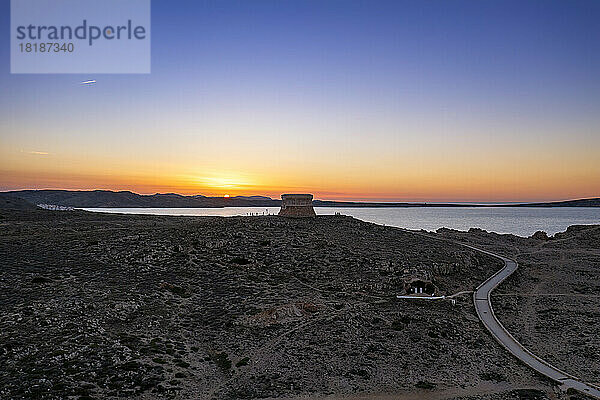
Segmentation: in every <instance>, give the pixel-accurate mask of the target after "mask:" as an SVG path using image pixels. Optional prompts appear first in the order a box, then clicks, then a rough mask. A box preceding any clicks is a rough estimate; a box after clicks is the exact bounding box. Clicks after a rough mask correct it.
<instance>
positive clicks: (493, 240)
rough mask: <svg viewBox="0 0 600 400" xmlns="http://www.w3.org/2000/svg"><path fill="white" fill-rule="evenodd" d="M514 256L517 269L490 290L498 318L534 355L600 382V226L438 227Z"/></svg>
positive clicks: (454, 236) (452, 236)
mask: <svg viewBox="0 0 600 400" xmlns="http://www.w3.org/2000/svg"><path fill="white" fill-rule="evenodd" d="M440 233H442V234H443V236H445V237H450V238H453V239H458V240H461V241H468V242H470V243H472V244H474V245H477V246H479V247H482V248H487V249H489V250H491V251H496V252H498V253H500V254H503V255H506V256H510V257H513V258H514V259H516V260H517V262H518V263H519V269H518V270H517V271H516V272H515V273H514V274H513V275H512V276H510V277H509V278H508V279H507V280H506V281H505V282H504V283H503V284H502V285H500V286H499V287H498V289H497V291H496V292H494V293H493V295H492V304H493V306H494V309H495V311H496V314H497V316H498V318H499V319H500V321H501V322H502V323H503V324H504V325H505V326H506V328H507V329H508V330H509V331H510V332H511V333H513V335H514V336H515V337H516V338H517V340H519V341H520V342H521V343H522V344H523V345H525V346H526V347H527V348H529V349H530V350H532V351H533V352H534V353H535V354H536V355H538V356H540V357H542V358H543V359H545V360H547V361H549V362H550V363H552V364H553V365H555V366H557V367H559V368H561V369H562V370H564V371H566V372H568V373H570V374H572V375H575V376H577V377H579V378H581V379H583V380H585V381H586V382H589V383H595V384H597V385H600V325H599V324H598V321H599V320H600V279H599V277H600V226H598V225H591V226H571V227H569V229H567V231H566V232H563V233H558V234H556V235H554V236H553V237H550V238H549V237H548V236H547V235H546V234H545V233H544V232H537V233H536V234H535V235H533V236H532V237H530V238H521V237H518V236H513V235H498V234H494V233H488V232H485V231H481V230H471V231H470V232H468V233H465V232H457V231H449V230H442V231H441V232H440Z"/></svg>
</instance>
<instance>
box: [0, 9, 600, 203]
mask: <svg viewBox="0 0 600 400" xmlns="http://www.w3.org/2000/svg"><path fill="white" fill-rule="evenodd" d="M9 4H10V2H9V1H8V0H2V1H0V32H4V34H2V35H0V60H1V63H0V190H13V189H24V188H64V189H113V190H132V191H135V192H138V193H155V192H177V193H182V194H205V195H225V194H229V195H253V194H264V195H270V196H273V197H279V195H280V194H281V193H285V192H309V193H314V194H315V196H316V197H317V198H322V199H355V200H367V199H368V200H384V201H392V200H399V201H403V200H404V201H541V200H559V199H569V198H583V197H600V24H599V23H598V21H600V1H591V0H590V1H577V0H575V1H573V0H570V1H550V0H540V1H524V0H521V1H479V0H477V1H476V0H473V1H454V0H450V1H447V0H444V1H442V0H440V1H429V0H424V1H390V2H386V1H335V0H326V1H263V0H260V1H258V0H257V1H247V0H246V1H237V2H231V1H211V2H205V1H168V0H154V1H153V2H152V27H151V31H152V73H151V74H149V75H107V74H104V75H103V74H92V75H11V74H10V54H9V52H10V49H9V47H10V46H9V35H8V32H9V26H10V12H9ZM87 79H96V80H97V84H96V85H90V86H83V85H80V84H79V82H81V81H83V80H87Z"/></svg>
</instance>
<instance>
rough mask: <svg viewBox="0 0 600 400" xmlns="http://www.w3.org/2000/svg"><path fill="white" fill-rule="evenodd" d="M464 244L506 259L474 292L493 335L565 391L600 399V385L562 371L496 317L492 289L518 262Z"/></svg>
mask: <svg viewBox="0 0 600 400" xmlns="http://www.w3.org/2000/svg"><path fill="white" fill-rule="evenodd" d="M463 245H464V244H463ZM464 246H466V247H469V248H471V249H473V250H476V251H479V252H481V253H485V254H488V255H490V256H493V257H496V258H499V259H501V260H502V261H504V268H502V269H501V270H500V271H498V272H496V273H495V274H494V275H493V276H492V277H490V278H489V279H488V280H486V281H485V282H483V283H482V284H481V285H479V286H478V287H477V289H476V290H475V292H474V293H473V301H474V303H475V310H477V315H478V316H479V319H480V320H481V322H483V325H485V327H486V328H487V330H488V331H489V332H490V333H491V334H492V336H493V337H494V338H495V339H496V340H497V341H498V342H499V343H500V344H501V345H502V346H504V348H506V349H507V350H508V351H509V352H510V353H511V354H512V355H514V356H515V357H517V358H518V359H519V360H521V361H522V362H523V363H525V364H527V365H528V366H529V367H531V368H533V369H534V370H536V371H537V372H539V373H540V374H543V375H545V376H547V377H548V378H550V379H552V380H553V381H555V382H558V383H559V384H561V386H562V388H563V389H564V390H567V389H574V390H577V391H578V392H580V393H584V394H586V395H588V396H591V397H594V398H597V399H600V388H598V387H596V386H593V385H591V384H588V383H585V382H582V381H580V380H579V379H578V378H576V377H574V376H572V375H569V374H567V373H566V372H563V371H561V370H560V369H558V368H556V367H555V366H553V365H552V364H550V363H549V362H547V361H544V360H542V359H541V358H539V357H538V356H536V355H535V354H533V353H532V352H530V351H529V350H527V349H526V348H525V347H523V345H521V344H520V343H519V342H518V341H517V340H516V339H515V338H514V337H513V336H512V335H511V334H510V333H509V332H508V331H507V330H506V328H504V326H503V325H502V324H501V323H500V321H498V318H496V315H495V314H494V310H493V309H492V303H491V300H490V294H491V292H492V290H494V289H495V288H496V287H497V286H498V285H499V284H500V283H502V281H504V280H505V279H506V278H508V277H509V276H510V275H511V274H512V273H513V272H515V271H516V270H517V267H518V264H517V262H516V261H514V260H511V259H509V258H506V257H502V256H499V255H497V254H494V253H491V252H489V251H486V250H482V249H479V248H477V247H473V246H469V245H464Z"/></svg>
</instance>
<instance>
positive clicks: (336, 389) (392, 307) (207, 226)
mask: <svg viewBox="0 0 600 400" xmlns="http://www.w3.org/2000/svg"><path fill="white" fill-rule="evenodd" d="M0 227H1V229H0V265H1V269H0V307H1V309H2V313H1V314H0V365H1V372H0V398H6V399H15V398H48V399H54V398H81V399H89V398H118V397H132V398H140V399H151V398H177V399H188V398H199V399H255V398H288V399H298V398H304V399H307V398H335V399H342V398H347V399H359V398H365V399H367V398H368V399H376V398H378V399H389V398H394V399H415V398H418V399H421V398H431V399H435V398H438V399H450V398H456V399H458V398H460V399H498V400H500V399H568V398H571V399H575V398H577V397H576V396H570V395H567V394H562V393H560V392H559V391H558V390H557V388H556V387H555V386H553V384H552V383H551V382H548V381H546V380H545V379H543V378H540V377H538V376H536V375H535V374H534V373H533V372H531V371H530V370H529V369H527V368H526V367H525V366H522V365H520V364H519V363H518V362H517V361H516V360H514V359H513V358H512V357H511V356H510V355H509V354H508V353H506V352H505V351H504V350H503V349H502V348H501V347H500V346H498V345H497V344H496V343H495V342H494V340H493V339H492V338H491V337H490V336H489V335H488V334H487V331H485V329H484V328H483V326H482V325H481V324H480V322H479V321H478V319H477V317H476V315H475V312H474V309H473V306H472V301H471V297H470V295H469V294H466V295H465V296H462V297H461V296H459V297H457V300H458V301H457V303H456V304H455V305H452V304H451V303H450V302H448V301H439V302H433V301H418V300H398V299H396V298H395V295H396V294H397V293H398V291H399V286H400V285H401V283H400V277H401V275H402V273H403V271H404V270H405V269H406V268H409V267H419V268H421V269H425V270H427V271H429V272H430V273H431V274H432V275H433V276H434V279H435V283H436V285H437V287H438V289H439V290H440V291H441V292H442V293H445V294H451V293H456V292H459V291H463V290H472V289H473V288H474V287H475V286H477V285H478V284H479V283H480V282H481V281H483V280H484V279H485V278H486V277H488V276H489V275H491V274H492V273H494V272H495V271H496V270H498V269H499V268H501V264H500V263H499V262H498V261H497V260H495V259H493V258H490V257H488V256H484V255H481V254H480V253H476V252H474V251H472V250H470V249H467V248H465V247H461V246H458V245H455V244H452V243H448V242H444V241H440V240H435V239H430V238H428V237H424V236H419V235H415V234H412V233H408V232H403V231H401V230H399V229H395V228H390V227H383V226H379V225H375V224H369V223H365V222H361V221H358V220H355V219H352V218H349V217H341V216H323V217H317V218H313V219H306V220H293V219H292V220H289V219H283V218H279V217H275V216H266V217H235V218H218V217H215V218H213V217H198V218H196V217H161V216H134V215H116V214H110V215H109V214H98V213H87V212H83V211H72V212H66V211H65V212H60V211H46V210H37V211H6V210H3V211H0ZM457 235H458V234H457ZM481 235H482V237H486V236H485V235H484V234H481ZM467 236H468V235H467ZM474 236H477V235H474ZM512 240H513V239H512V238H509V240H508V241H507V242H506V243H507V244H503V245H502V246H500V247H502V248H503V249H506V250H510V249H512V248H513V246H514V243H513V242H512ZM523 240H525V239H523ZM534 242H535V243H536V245H542V247H543V244H544V243H549V242H546V241H545V240H541V239H540V240H537V239H536V240H533V239H532V243H534ZM586 243H587V242H586ZM492 245H493V243H492V241H491V240H490V246H492ZM555 245H558V243H556V242H555ZM564 246H570V244H568V242H567V241H565V242H564ZM592 253H593V252H592ZM593 254H595V253H593ZM582 257H583V255H582ZM594 257H595V256H594ZM540 273H541V272H540ZM578 273H579V272H578ZM591 273H592V271H591V270H589V269H585V270H582V272H581V274H582V276H583V275H584V274H591ZM586 276H588V275H586ZM590 276H591V275H590ZM520 279H522V280H523V283H519V282H516V283H515V282H513V284H512V285H515V284H528V283H527V282H528V281H527V280H525V279H524V278H523V277H521V278H520ZM536 279H539V277H538V278H536ZM596 282H597V281H596ZM596 284H597V283H596ZM512 285H511V287H512ZM594 285H595V284H594V283H589V284H588V286H587V287H588V288H590V290H591V289H592V287H595V288H597V287H596V286H594ZM586 293H587V292H586ZM502 299H503V300H502V301H503V304H505V305H503V307H502V311H503V312H502V313H501V316H502V318H505V319H506V318H508V319H510V318H513V320H514V324H511V323H510V321H509V320H508V319H507V320H506V321H507V325H508V326H509V327H511V328H512V327H516V325H518V324H520V323H522V322H521V321H520V320H519V319H518V318H520V317H519V316H518V315H517V314H518V309H517V307H520V306H521V305H522V304H521V303H515V302H516V301H520V300H519V297H502ZM525 305H526V304H525ZM553 307H554V306H553ZM511 312H512V314H511ZM590 312H591V311H590ZM554 313H555V312H554V311H548V312H547V314H546V315H554ZM511 315H512V317H511ZM589 317H590V318H592V317H594V315H590V316H589ZM565 318H566V317H565ZM596 319H597V316H596ZM565 321H566V322H564V326H566V327H568V328H569V329H571V328H573V330H574V329H575V327H574V326H573V324H570V323H569V322H568V321H567V320H565ZM545 323H546V324H548V323H547V322H544V319H543V318H539V319H537V320H536V321H535V322H534V324H533V325H532V326H531V328H530V329H529V330H528V331H527V332H535V331H536V329H537V327H538V326H543V325H542V324H545ZM549 323H550V324H553V323H554V322H549ZM582 323H583V322H582V321H579V320H578V322H577V325H579V328H580V329H579V331H580V332H582V335H584V336H581V337H579V339H578V340H579V341H580V342H583V343H585V346H588V347H589V348H591V349H597V346H598V342H597V338H598V335H597V327H594V326H592V325H590V324H588V323H587V322H586V323H585V326H584V327H583V329H581V328H582V325H581V324H582ZM517 330H518V329H517ZM591 333H596V339H593V338H592V339H590V337H589V336H586V335H589V334H591ZM523 334H525V332H523ZM555 339H557V338H556V337H553V339H552V341H551V340H548V343H547V344H545V345H547V346H553V345H552V343H554V342H553V341H554V340H555ZM594 340H595V342H594ZM524 342H526V341H525V340H524ZM526 343H527V342H526ZM568 343H569V345H571V344H576V343H572V342H570V341H569V342H568ZM594 346H595V347H594ZM577 351H580V350H577ZM594 351H596V350H594ZM555 354H557V353H556V352H555ZM590 354H591V353H590ZM596 354H597V353H596ZM558 357H562V355H561V354H560V353H558ZM586 360H588V361H589V362H590V363H591V365H592V366H591V367H585V371H584V369H580V370H579V372H587V373H589V374H595V373H596V372H594V371H596V369H597V364H594V363H593V362H592V360H591V359H590V358H587V359H586ZM596 362H597V359H596ZM588 376H596V375H588Z"/></svg>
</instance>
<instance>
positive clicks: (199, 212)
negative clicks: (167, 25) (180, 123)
mask: <svg viewBox="0 0 600 400" xmlns="http://www.w3.org/2000/svg"><path fill="white" fill-rule="evenodd" d="M85 210H87V211H99V212H111V213H125V214H153V215H184V216H185V215H189V216H223V217H231V216H236V215H249V214H255V215H256V214H258V215H262V214H263V213H264V214H266V213H270V214H277V212H279V208H278V207H269V208H261V207H227V208H86V209H85ZM315 211H316V212H317V214H319V215H326V214H335V213H336V212H339V213H341V214H344V215H351V216H353V217H355V218H358V219H361V220H363V221H369V222H375V223H378V224H385V225H391V226H398V227H402V228H408V229H426V230H428V231H434V230H436V229H438V228H441V227H446V228H452V229H459V230H468V229H469V228H481V229H485V230H487V231H492V232H498V233H513V234H515V235H519V236H530V235H531V234H533V233H534V232H535V231H546V232H547V233H548V234H549V235H553V234H555V233H557V232H562V231H564V230H565V229H567V227H568V226H569V225H576V224H600V208H581V207H560V208H520V207H489V208H469V207H465V208H463V207H448V208H446V207H439V208H417V207H415V208H341V207H315Z"/></svg>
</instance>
